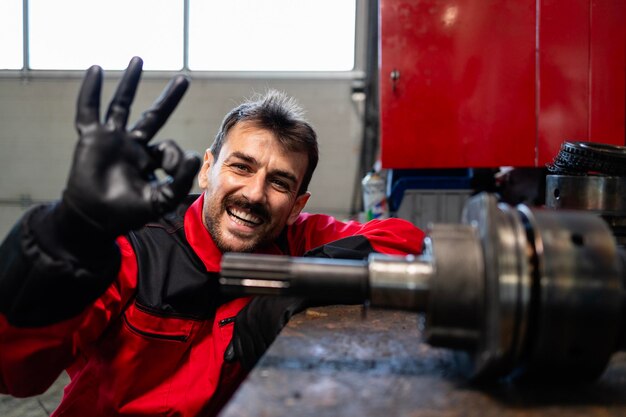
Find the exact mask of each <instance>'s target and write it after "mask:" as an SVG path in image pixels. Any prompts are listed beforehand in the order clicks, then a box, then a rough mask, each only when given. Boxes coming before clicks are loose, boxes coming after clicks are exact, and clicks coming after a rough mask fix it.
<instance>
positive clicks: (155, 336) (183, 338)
mask: <svg viewBox="0 0 626 417" xmlns="http://www.w3.org/2000/svg"><path fill="white" fill-rule="evenodd" d="M123 317H124V322H125V323H126V325H127V326H128V327H129V328H130V329H131V330H132V331H133V332H135V333H137V334H139V335H141V336H146V337H151V338H153V339H161V340H171V341H175V342H186V341H187V336H183V335H180V336H174V335H164V334H156V333H150V332H146V331H143V330H141V329H138V328H136V327H135V326H133V325H132V324H131V323H130V321H128V318H127V317H126V315H125V314H124V315H123Z"/></svg>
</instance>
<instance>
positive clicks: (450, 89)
mask: <svg viewBox="0 0 626 417" xmlns="http://www.w3.org/2000/svg"><path fill="white" fill-rule="evenodd" d="M379 50H380V74H379V75H380V80H379V82H380V112H381V160H382V164H383V167H384V168H393V169H402V168H481V167H498V166H515V167H540V166H544V165H545V164H546V163H547V162H550V161H551V160H552V158H553V157H554V156H555V155H556V154H557V153H558V150H559V147H560V144H561V143H562V142H563V141H564V140H580V141H593V142H602V143H610V144H616V145H624V143H625V142H624V140H625V127H624V125H625V115H626V82H625V78H626V2H625V1H623V0H515V1H513V0H511V1H507V0H484V1H482V0H481V1H475V0H449V1H447V0H380V49H379Z"/></svg>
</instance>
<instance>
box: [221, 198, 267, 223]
mask: <svg viewBox="0 0 626 417" xmlns="http://www.w3.org/2000/svg"><path fill="white" fill-rule="evenodd" d="M222 205H223V209H224V210H226V208H227V207H229V206H235V207H238V208H241V209H244V210H247V211H249V212H250V213H252V214H253V215H255V216H256V217H259V218H261V219H262V220H263V221H265V222H267V221H269V219H270V217H271V215H270V211H269V210H268V209H267V207H265V206H264V205H263V204H261V203H253V202H251V201H250V200H248V199H247V198H246V197H244V196H234V195H231V196H229V197H227V198H225V199H224V203H223V204H222Z"/></svg>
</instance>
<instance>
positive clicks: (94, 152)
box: [62, 57, 200, 236]
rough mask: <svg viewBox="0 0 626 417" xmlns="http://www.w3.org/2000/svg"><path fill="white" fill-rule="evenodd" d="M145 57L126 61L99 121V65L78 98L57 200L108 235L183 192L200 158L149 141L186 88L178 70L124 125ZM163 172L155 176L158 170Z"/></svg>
mask: <svg viewBox="0 0 626 417" xmlns="http://www.w3.org/2000/svg"><path fill="white" fill-rule="evenodd" d="M142 65H143V62H142V60H141V59H140V58H138V57H135V58H133V59H132V60H131V61H130V64H129V65H128V68H127V69H126V72H125V73H124V76H123V77H122V79H121V81H120V83H119V85H118V87H117V90H116V92H115V95H114V96H113V99H112V101H111V103H110V105H109V108H108V110H107V113H106V116H105V118H104V120H101V118H100V95H101V88H102V69H101V68H100V67H98V66H92V67H91V68H89V69H88V70H87V74H86V76H85V78H84V80H83V84H82V87H81V90H80V94H79V96H78V103H77V112H76V129H77V130H78V134H79V141H78V144H77V145H76V149H75V152H74V159H73V163H72V168H71V170H70V175H69V179H68V183H67V187H66V189H65V191H64V193H63V199H62V204H64V205H66V206H67V208H69V210H70V211H73V212H75V213H77V214H78V215H79V216H80V217H82V218H83V220H86V221H87V222H89V223H91V224H92V225H93V226H95V227H97V228H98V229H99V230H101V231H103V232H104V233H105V234H107V235H109V236H118V235H121V234H123V233H125V232H128V231H130V230H132V229H136V228H139V227H141V226H142V225H144V224H145V223H147V222H149V221H151V220H155V219H156V218H158V217H159V216H160V215H161V214H163V213H165V212H167V211H170V210H172V209H173V208H174V207H175V206H176V205H177V204H178V203H179V202H180V201H181V200H182V199H183V198H184V197H185V195H186V194H187V193H188V192H189V189H190V188H191V185H192V183H193V180H194V177H195V175H196V173H197V171H198V168H199V167H200V158H199V157H198V156H197V155H195V154H191V153H184V152H183V151H182V150H181V149H180V148H179V147H178V146H177V145H176V144H175V143H174V142H173V141H165V142H161V143H159V144H155V145H150V144H149V141H150V140H151V139H152V138H153V136H154V135H155V134H156V133H157V131H158V130H159V129H160V128H161V127H162V126H163V124H165V122H166V121H167V119H168V117H169V116H170V115H171V113H172V112H173V111H174V109H175V108H176V106H177V105H178V103H179V101H180V99H181V98H182V96H183V94H184V93H185V91H186V90H187V87H188V85H189V81H188V80H187V78H186V77H185V76H183V75H179V76H177V77H175V78H173V79H172V81H171V82H170V83H169V84H168V86H167V87H166V88H165V90H164V91H163V93H162V94H161V96H160V97H159V98H158V99H157V100H156V102H155V103H154V104H153V105H152V107H151V108H150V109H148V110H147V111H145V112H144V113H143V114H142V116H141V118H140V119H139V121H138V122H137V123H136V124H135V125H134V126H133V127H132V128H130V129H127V128H126V124H127V121H128V117H129V112H130V106H131V104H132V102H133V99H134V97H135V92H136V90H137V86H138V84H139V79H140V76H141V70H142ZM159 169H162V170H163V171H164V172H165V174H167V176H166V178H165V179H162V180H158V179H157V176H156V171H157V170H159Z"/></svg>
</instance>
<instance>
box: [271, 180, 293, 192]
mask: <svg viewBox="0 0 626 417" xmlns="http://www.w3.org/2000/svg"><path fill="white" fill-rule="evenodd" d="M272 184H274V186H275V187H276V188H278V189H279V190H283V191H289V189H290V187H289V184H288V183H286V182H285V181H282V180H272Z"/></svg>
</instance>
